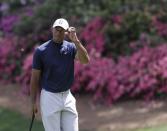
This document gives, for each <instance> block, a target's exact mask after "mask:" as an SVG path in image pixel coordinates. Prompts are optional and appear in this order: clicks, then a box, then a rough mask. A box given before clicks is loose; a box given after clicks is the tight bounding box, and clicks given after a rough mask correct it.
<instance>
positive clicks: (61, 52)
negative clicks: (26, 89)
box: [30, 18, 89, 131]
mask: <svg viewBox="0 0 167 131" xmlns="http://www.w3.org/2000/svg"><path fill="white" fill-rule="evenodd" d="M52 34H53V38H52V39H51V40H49V41H47V42H45V43H44V44H42V45H40V46H39V47H38V48H37V49H36V50H35V53H34V56H33V65H32V76H31V82H30V87H31V102H32V113H33V112H34V113H37V111H38V110H37V103H36V98H37V92H38V90H39V89H40V87H41V88H42V90H41V94H40V108H41V116H42V121H43V125H44V128H45V131H78V113H77V110H76V103H75V98H74V97H73V95H72V94H71V92H70V88H71V85H72V83H73V80H74V59H77V60H79V61H80V62H81V63H83V64H86V63H88V62H89V56H88V53H87V51H86V49H85V48H84V47H83V45H82V44H81V42H80V41H79V39H78V37H77V35H76V29H75V27H69V24H68V22H67V20H65V19H63V18H60V19H57V20H56V21H55V22H54V24H53V26H52ZM65 35H67V36H68V37H69V39H70V40H71V42H68V41H65V40H64V38H65Z"/></svg>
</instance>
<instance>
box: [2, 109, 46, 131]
mask: <svg viewBox="0 0 167 131" xmlns="http://www.w3.org/2000/svg"><path fill="white" fill-rule="evenodd" d="M30 121H31V119H28V118H26V117H24V116H23V115H21V114H20V113H18V112H15V111H11V110H8V109H4V108H1V107H0V131H28V130H29V125H30ZM32 131H44V129H43V125H42V123H41V122H40V121H37V120H35V121H34V125H33V128H32Z"/></svg>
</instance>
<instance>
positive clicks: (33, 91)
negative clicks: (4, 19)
mask: <svg viewBox="0 0 167 131" xmlns="http://www.w3.org/2000/svg"><path fill="white" fill-rule="evenodd" d="M30 87H31V90H30V96H31V103H32V104H35V102H36V99H37V92H38V89H39V83H37V82H35V80H31V83H30Z"/></svg>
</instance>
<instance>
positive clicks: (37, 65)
mask: <svg viewBox="0 0 167 131" xmlns="http://www.w3.org/2000/svg"><path fill="white" fill-rule="evenodd" d="M41 58H42V57H41V51H40V50H39V49H38V48H37V49H36V50H35V52H34V55H33V63H32V68H33V69H37V70H42V59H41Z"/></svg>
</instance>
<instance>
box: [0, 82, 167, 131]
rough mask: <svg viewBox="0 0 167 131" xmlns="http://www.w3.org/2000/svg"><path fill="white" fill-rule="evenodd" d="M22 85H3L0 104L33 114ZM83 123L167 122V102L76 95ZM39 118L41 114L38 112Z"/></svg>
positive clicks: (102, 129)
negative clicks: (102, 100)
mask: <svg viewBox="0 0 167 131" xmlns="http://www.w3.org/2000/svg"><path fill="white" fill-rule="evenodd" d="M20 88H21V87H19V86H18V85H5V86H2V84H1V86H0V106H1V107H6V108H10V109H13V110H16V111H19V112H21V113H22V114H24V115H25V116H27V117H30V116H31V115H30V100H29V97H25V96H24V95H23V94H22V93H21V92H20V90H21V89H20ZM76 99H77V108H78V112H79V126H80V129H81V130H82V131H92V130H94V131H129V130H131V129H136V128H141V127H150V126H157V125H161V124H165V123H166V121H167V111H166V109H167V104H166V100H164V101H153V102H151V103H147V104H146V103H144V102H142V101H127V102H122V103H117V104H115V105H113V106H111V107H107V106H94V105H93V104H91V103H90V96H85V95H84V96H83V95H82V96H76ZM38 119H41V118H40V114H39V113H38Z"/></svg>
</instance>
